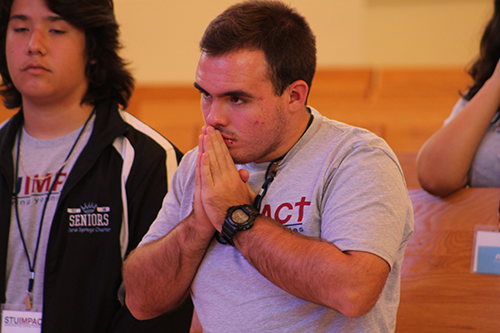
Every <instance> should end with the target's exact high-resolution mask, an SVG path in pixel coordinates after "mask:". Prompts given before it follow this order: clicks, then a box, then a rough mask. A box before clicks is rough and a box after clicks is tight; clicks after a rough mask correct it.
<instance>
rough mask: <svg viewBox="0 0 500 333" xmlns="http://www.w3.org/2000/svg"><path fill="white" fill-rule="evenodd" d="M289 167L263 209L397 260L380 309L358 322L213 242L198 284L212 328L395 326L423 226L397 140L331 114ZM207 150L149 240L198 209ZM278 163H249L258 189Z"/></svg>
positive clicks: (316, 125) (197, 298)
mask: <svg viewBox="0 0 500 333" xmlns="http://www.w3.org/2000/svg"><path fill="white" fill-rule="evenodd" d="M311 112H312V114H313V115H314V120H313V122H312V124H311V126H310V127H309V129H308V130H307V131H306V133H304V135H303V136H302V138H301V139H300V140H299V142H298V143H297V144H296V145H295V146H294V147H293V148H292V149H291V150H290V151H289V152H288V154H287V155H286V157H285V158H284V159H283V160H282V162H281V163H280V166H279V168H278V173H277V176H276V178H275V180H274V181H273V183H271V185H270V187H269V190H268V192H267V195H266V196H265V197H264V199H263V202H262V208H261V212H262V214H264V215H267V216H269V217H271V218H273V219H275V220H277V221H279V222H281V223H283V224H284V225H285V226H288V227H289V228H291V229H293V230H296V231H298V232H300V233H302V234H304V235H308V236H316V237H322V238H324V239H326V240H328V241H330V242H332V243H333V244H335V246H337V247H338V248H339V249H341V250H342V251H346V250H356V251H365V252H369V253H373V254H375V255H377V256H379V257H381V258H383V259H384V260H385V261H387V263H388V264H389V265H390V266H391V272H390V274H389V277H388V279H387V282H386V285H385V287H384V289H383V291H382V294H381V296H380V298H379V300H378V302H377V303H376V305H375V306H374V307H373V308H372V309H371V310H370V311H369V312H368V313H366V314H365V315H363V316H360V317H356V318H349V317H346V316H344V315H342V314H341V313H339V312H337V311H335V310H332V309H330V308H327V307H324V306H320V305H317V304H314V303H311V302H308V301H305V300H302V299H300V298H297V297H295V296H293V295H291V294H288V293H287V292H285V291H284V290H282V289H280V288H279V287H277V286H275V285H274V284H273V283H271V282H270V281H269V280H267V279H266V278H265V277H263V276H262V275H261V274H260V273H259V272H258V271H257V270H256V269H255V268H254V267H253V266H252V265H251V264H250V263H249V262H248V261H247V260H246V259H245V258H244V257H243V256H242V255H241V253H240V252H239V251H238V249H236V248H234V247H231V246H224V245H221V244H219V243H217V242H216V241H212V243H211V244H210V246H209V248H208V250H207V253H206V255H205V257H204V259H203V262H202V263H201V265H200V267H199V269H198V272H197V274H196V276H195V279H194V281H193V284H192V286H191V294H192V297H193V301H194V303H195V307H196V311H197V314H198V317H199V319H200V322H201V324H202V326H203V329H204V332H280V333H281V332H301V333H303V332H370V333H371V332H393V331H394V329H395V321H396V311H397V308H398V304H399V286H400V271H401V264H402V260H403V254H404V249H405V246H406V242H407V241H408V238H409V237H410V235H411V233H412V231H413V211H412V205H411V202H410V200H409V197H408V192H407V190H406V186H405V183H404V177H403V173H402V171H401V167H400V166H399V163H398V162H397V159H396V157H395V155H394V153H393V152H392V151H391V149H390V148H389V147H388V145H387V144H386V143H385V141H383V140H382V139H380V138H378V137H377V136H375V135H374V134H372V133H370V132H368V131H366V130H363V129H359V128H355V127H352V126H349V125H346V124H343V123H340V122H337V121H333V120H329V119H327V118H325V117H323V116H321V115H320V114H319V113H318V112H317V111H315V110H314V109H312V108H311ZM196 153H197V149H194V150H193V151H190V152H188V153H187V154H186V155H185V156H184V158H183V160H182V162H181V165H180V167H179V169H178V171H177V173H176V174H175V175H174V182H173V187H172V190H171V191H169V192H168V194H167V196H166V198H165V200H164V204H163V208H162V210H161V211H160V213H159V215H158V218H157V220H156V221H155V222H154V223H153V225H152V226H151V228H150V230H149V232H148V234H147V235H146V236H145V238H144V239H143V242H142V243H141V244H144V243H147V242H150V241H152V240H154V239H158V238H160V237H161V236H163V235H164V234H166V233H168V232H169V231H170V230H171V229H172V228H174V227H175V226H176V225H177V224H178V223H179V221H181V220H182V219H183V218H185V217H186V216H187V215H188V214H189V213H190V212H191V209H192V202H193V195H194V184H195V181H194V177H195V176H194V175H195V168H196ZM267 166H268V163H260V164H256V163H250V164H247V165H239V166H238V168H244V169H246V170H247V171H248V172H249V173H250V180H249V183H250V185H251V186H252V188H253V190H254V191H255V192H256V193H258V192H259V190H260V187H261V185H262V183H263V181H264V174H265V170H266V168H267Z"/></svg>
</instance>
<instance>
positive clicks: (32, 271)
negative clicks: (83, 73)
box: [14, 109, 95, 293]
mask: <svg viewBox="0 0 500 333" xmlns="http://www.w3.org/2000/svg"><path fill="white" fill-rule="evenodd" d="M94 111H95V109H94V110H93V111H92V112H91V113H90V116H89V117H88V119H87V121H86V122H85V125H84V126H83V127H82V130H81V131H80V133H79V134H78V137H77V138H76V140H75V143H74V144H73V146H72V147H71V149H70V151H69V153H68V155H67V156H66V159H65V161H64V163H63V165H62V166H61V167H60V168H59V170H58V171H57V174H56V177H55V178H54V181H53V182H52V185H51V186H50V189H49V192H48V193H47V197H46V199H45V202H44V204H43V210H42V216H41V218H40V225H39V227H38V236H37V241H36V246H35V252H34V255H33V262H31V258H30V255H29V251H28V246H27V244H26V240H25V238H24V234H23V230H22V228H21V219H20V218H19V207H18V206H19V197H18V192H20V190H21V186H20V185H21V184H20V182H18V180H17V178H18V176H19V160H20V154H19V152H20V148H21V139H22V133H23V124H22V123H21V127H20V130H19V139H18V141H17V153H16V173H15V180H16V182H15V183H16V184H17V185H16V186H15V190H14V200H15V206H14V207H15V213H16V220H17V226H18V228H19V235H20V236H21V241H22V243H23V247H24V253H25V254H26V258H27V259H28V265H29V270H30V279H29V283H28V292H29V293H32V292H33V286H34V282H35V264H36V259H37V255H38V248H39V245H40V238H41V235H42V226H43V220H44V218H45V211H46V210H47V203H48V202H49V201H50V196H51V194H52V191H53V190H54V187H55V185H56V183H57V179H58V178H59V177H60V176H61V173H62V171H63V169H64V167H65V166H66V164H67V162H68V160H69V158H70V157H71V154H72V153H73V151H74V150H75V147H76V145H77V143H78V141H79V140H80V138H81V136H82V134H83V132H84V131H85V128H86V127H87V124H88V123H89V121H90V119H91V118H92V115H93V114H94Z"/></svg>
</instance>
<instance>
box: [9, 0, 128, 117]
mask: <svg viewBox="0 0 500 333" xmlns="http://www.w3.org/2000/svg"><path fill="white" fill-rule="evenodd" d="M13 2H14V0H2V3H1V4H0V75H1V76H2V81H3V82H2V84H1V85H0V89H1V90H0V94H1V95H2V96H3V98H4V104H5V106H6V107H7V108H9V109H13V108H18V107H21V106H22V96H21V93H20V92H19V91H18V90H17V88H16V87H15V86H14V84H13V82H12V79H11V77H10V74H9V70H8V67H7V59H6V50H5V41H6V34H7V26H8V24H9V17H10V10H11V7H12V3H13ZM46 3H47V7H48V8H49V9H50V10H51V11H52V12H54V13H56V14H57V15H60V16H61V17H62V18H63V19H64V20H65V21H68V22H69V23H71V24H73V25H74V26H76V27H78V28H81V29H83V30H84V31H85V38H86V50H87V57H88V62H87V65H86V68H85V73H86V75H87V78H88V80H89V85H88V88H87V92H86V94H85V95H84V96H83V98H82V101H81V102H82V103H84V102H88V103H91V104H95V103H97V102H99V101H102V100H105V99H113V100H115V101H117V102H118V103H119V104H121V105H122V106H123V107H127V105H128V101H129V99H130V96H131V95H132V91H133V89H134V79H133V77H132V75H131V74H130V72H129V71H128V70H127V69H126V68H125V67H126V65H127V64H126V63H125V61H124V60H123V59H122V58H121V57H120V56H119V55H118V51H119V50H120V48H121V44H120V42H119V41H118V36H119V27H118V24H117V22H116V19H115V14H114V7H113V1H112V0H86V1H74V0H46Z"/></svg>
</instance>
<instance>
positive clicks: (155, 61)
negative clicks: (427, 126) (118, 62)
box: [115, 0, 493, 84]
mask: <svg viewBox="0 0 500 333" xmlns="http://www.w3.org/2000/svg"><path fill="white" fill-rule="evenodd" d="M234 2H235V0H182V1H176V0H115V7H116V15H117V19H118V21H119V23H120V25H121V30H122V36H121V37H122V42H123V44H124V46H125V48H124V50H123V51H122V55H123V56H124V57H125V58H126V59H128V60H129V61H131V62H132V65H131V68H132V70H133V73H134V75H135V76H136V79H137V82H138V83H139V84H185V83H191V82H192V81H193V79H194V72H195V69H196V62H197V59H198V55H199V51H198V41H199V39H200V37H201V35H202V34H203V31H204V29H205V27H206V26H207V24H208V23H209V22H210V20H212V19H213V18H214V17H215V16H216V15H217V14H219V13H220V12H221V11H222V10H224V9H225V8H226V7H227V6H229V5H230V4H232V3H234ZM287 2H288V3H290V4H291V5H292V6H293V7H295V8H297V9H298V11H299V12H300V13H302V14H303V15H304V16H305V17H306V18H307V19H308V21H309V23H310V25H311V26H312V29H313V30H314V32H315V34H316V36H317V44H318V66H319V67H366V66H376V67H395V66H396V67H401V66H404V67H419V66H420V67H422V66H425V67H429V66H431V67H432V66H454V67H457V66H460V67H462V66H465V65H466V64H467V63H468V62H469V61H470V60H471V59H472V58H473V57H474V56H475V55H476V53H477V49H478V43H479V36H480V35H481V32H482V29H483V27H484V24H485V22H486V21H487V20H488V18H489V15H490V13H491V10H492V3H493V0H287Z"/></svg>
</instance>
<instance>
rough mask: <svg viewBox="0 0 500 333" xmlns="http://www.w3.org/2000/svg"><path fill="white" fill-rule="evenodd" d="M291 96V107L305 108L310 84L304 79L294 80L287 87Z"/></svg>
mask: <svg viewBox="0 0 500 333" xmlns="http://www.w3.org/2000/svg"><path fill="white" fill-rule="evenodd" d="M287 93H288V95H289V97H290V100H289V101H290V105H289V106H290V107H291V108H293V109H303V108H304V106H305V105H306V101H307V95H308V93H309V86H308V85H307V83H305V81H303V80H297V81H295V82H292V84H290V85H289V86H288V88H287Z"/></svg>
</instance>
